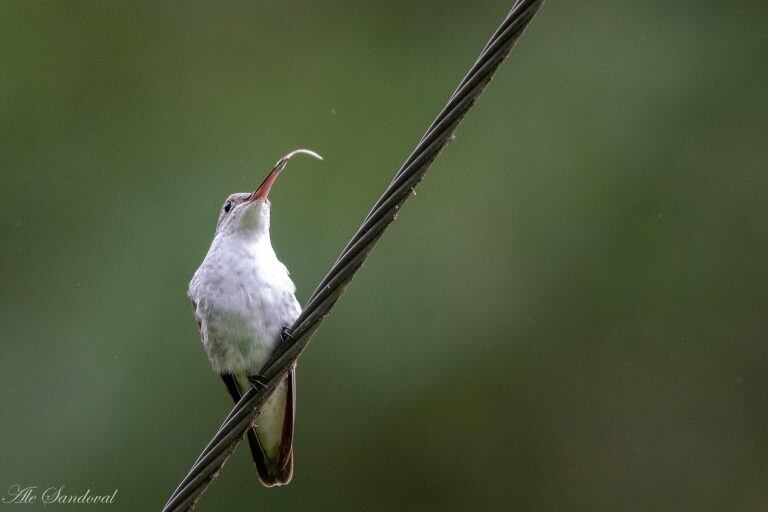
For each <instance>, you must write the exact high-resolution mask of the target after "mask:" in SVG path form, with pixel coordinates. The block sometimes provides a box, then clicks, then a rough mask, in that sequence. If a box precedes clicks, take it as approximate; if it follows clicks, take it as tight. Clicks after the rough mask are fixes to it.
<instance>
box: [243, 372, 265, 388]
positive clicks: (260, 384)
mask: <svg viewBox="0 0 768 512" xmlns="http://www.w3.org/2000/svg"><path fill="white" fill-rule="evenodd" d="M248 380H249V381H250V383H251V385H252V386H253V387H255V388H256V389H264V388H266V387H267V380H266V379H265V378H264V377H262V376H261V375H259V374H258V373H257V374H256V375H249V376H248Z"/></svg>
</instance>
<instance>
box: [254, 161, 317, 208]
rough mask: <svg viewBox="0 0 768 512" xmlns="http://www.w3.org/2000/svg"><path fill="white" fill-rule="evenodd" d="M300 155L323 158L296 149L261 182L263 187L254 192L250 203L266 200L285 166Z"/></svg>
mask: <svg viewBox="0 0 768 512" xmlns="http://www.w3.org/2000/svg"><path fill="white" fill-rule="evenodd" d="M299 153H304V154H305V155H309V156H312V157H315V158H317V159H318V160H322V159H323V157H321V156H320V155H318V154H317V153H315V152H314V151H310V150H308V149H296V150H294V151H291V152H290V153H288V154H287V155H285V156H284V157H283V158H281V159H280V160H278V161H277V163H276V164H275V166H274V167H273V168H272V170H271V171H269V174H267V177H266V178H264V181H263V182H261V185H259V188H257V189H256V190H254V191H253V194H251V195H250V197H249V198H248V200H249V201H255V200H257V199H262V198H263V199H266V198H267V196H268V195H269V191H270V190H272V185H274V184H275V180H276V179H277V176H278V175H279V174H280V171H282V170H283V168H285V164H286V163H287V162H288V160H290V159H291V158H293V156H294V155H297V154H299Z"/></svg>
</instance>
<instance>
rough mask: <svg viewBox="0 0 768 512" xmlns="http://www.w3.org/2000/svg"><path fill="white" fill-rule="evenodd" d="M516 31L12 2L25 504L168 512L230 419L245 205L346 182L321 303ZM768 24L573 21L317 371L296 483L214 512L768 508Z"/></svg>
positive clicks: (443, 184)
mask: <svg viewBox="0 0 768 512" xmlns="http://www.w3.org/2000/svg"><path fill="white" fill-rule="evenodd" d="M510 4H511V1H509V2H505V1H500V0H489V1H484V2H477V3H469V2H458V1H439V2H405V1H388V2H365V3H361V2H350V1H346V2H345V1H332V2H310V1H304V2H302V1H281V2H234V3H233V2H207V3H203V2H103V1H102V2H84V1H79V2H66V3H64V2H25V1H15V2H9V1H2V2H0V59H1V60H0V65H1V66H2V72H1V73H0V171H1V172H2V183H1V186H0V212H1V215H2V217H1V218H0V220H1V222H0V240H2V246H1V250H0V332H2V339H1V341H0V343H2V358H0V386H1V388H0V389H1V390H2V392H0V414H2V421H0V453H1V454H2V455H0V495H2V496H6V489H7V488H8V487H10V486H11V485H12V484H14V483H19V484H23V485H35V486H38V487H39V488H45V487H48V486H58V485H62V484H64V485H66V489H67V491H71V492H72V493H78V492H80V493H81V492H84V490H85V489H87V488H91V489H92V490H93V491H94V492H97V493H99V492H101V493H106V492H111V491H112V490H113V489H115V488H117V489H118V490H119V492H118V496H117V501H116V503H115V504H113V505H103V506H95V507H94V508H97V509H104V510H158V509H159V508H160V507H161V506H162V504H163V503H164V502H165V500H166V498H167V496H168V494H169V493H170V492H171V490H172V489H173V488H174V487H175V486H176V484H177V483H178V481H179V480H180V479H181V478H182V477H183V476H184V474H185V473H186V471H187V470H188V468H189V466H190V465H191V463H192V462H193V461H194V459H195V457H196V456H197V454H198V453H199V451H200V450H201V448H202V447H203V446H204V445H205V443H206V442H207V440H208V438H209V437H210V435H211V434H212V433H213V432H214V430H215V429H216V428H217V427H218V425H219V423H220V421H221V420H222V419H223V417H224V416H225V415H226V413H227V411H228V410H229V408H230V406H231V404H230V402H229V397H228V395H227V393H226V391H225V389H224V386H223V385H222V383H221V382H220V380H219V378H218V377H217V376H215V375H214V374H213V372H212V371H211V369H210V366H209V364H208V361H207V358H206V356H205V354H204V352H203V349H202V346H201V344H200V341H199V338H198V333H197V329H196V326H195V322H194V320H193V317H192V312H191V308H190V305H189V304H188V302H187V299H186V297H185V291H186V286H187V282H188V281H189V278H190V277H191V275H192V273H193V271H194V270H195V269H196V267H197V265H198V264H199V263H200V261H201V260H202V258H203V256H204V254H205V252H206V250H207V248H208V244H209V243H210V240H211V238H212V234H213V229H214V225H215V221H216V217H217V215H218V209H219V208H220V205H221V203H222V201H223V199H224V198H225V197H226V195H227V194H229V193H230V192H234V191H246V190H249V189H253V187H254V186H255V185H257V184H258V183H259V182H260V181H261V179H262V178H263V175H264V173H265V172H266V171H267V170H268V169H269V167H270V166H271V165H272V164H273V163H274V161H275V160H276V159H277V158H278V157H280V156H281V155H283V154H284V153H286V152H288V151H289V150H292V149H294V148H297V147H309V148H312V149H314V150H316V151H318V152H320V153H321V154H322V155H324V156H325V161H324V162H322V163H318V162H314V161H311V160H309V159H304V160H302V159H297V161H295V162H292V163H291V165H290V167H289V169H288V171H287V172H286V173H285V174H284V175H283V177H282V178H281V180H280V181H279V182H278V184H277V186H276V187H275V189H274V191H273V194H272V202H273V213H272V222H273V227H272V234H273V242H274V245H275V247H276V250H277V252H278V255H279V257H280V258H281V259H282V261H284V262H285V263H286V264H287V265H288V267H289V268H290V269H291V270H292V274H293V277H294V279H295V281H296V283H297V286H298V290H299V297H300V299H301V300H304V299H306V297H307V296H308V295H309V294H310V293H311V292H312V290H313V287H314V285H315V284H316V283H317V282H318V281H319V280H320V279H321V278H322V277H323V275H324V273H325V271H326V270H327V269H328V268H329V267H330V265H331V263H332V262H333V260H334V258H335V257H336V255H337V254H338V252H339V250H340V249H341V248H342V246H343V245H344V244H345V243H346V241H347V240H348V238H349V237H350V236H351V235H352V233H353V231H354V229H355V228H356V227H357V225H358V223H359V221H360V220H361V219H362V218H363V216H364V215H365V213H367V211H368V208H369V206H370V205H371V204H372V203H373V201H374V200H375V199H376V198H377V197H378V195H379V194H380V193H381V192H382V191H383V190H384V188H385V186H386V184H387V183H388V182H389V179H390V178H391V176H392V175H393V173H394V172H395V170H396V169H397V167H398V166H399V164H400V163H401V162H402V161H403V160H404V158H405V157H406V156H407V154H408V153H409V152H410V150H411V149H412V147H413V146H414V145H415V143H416V141H417V140H418V138H419V137H420V136H421V134H422V133H423V130H424V129H425V128H426V126H427V125H428V124H429V122H430V121H431V120H432V118H433V117H434V115H435V114H436V113H437V112H438V110H439V109H440V108H441V107H442V105H443V104H444V102H445V101H446V99H447V97H448V95H449V94H450V93H451V92H452V90H453V88H454V86H455V85H456V84H457V82H458V81H459V79H460V78H461V77H462V76H463V74H464V72H465V71H466V70H467V69H468V67H469V66H470V64H471V63H472V62H473V60H474V58H475V57H476V56H477V54H478V53H479V51H480V49H481V48H482V47H483V45H484V44H485V41H486V40H487V38H488V36H489V35H490V34H491V33H492V32H493V30H494V29H495V28H496V26H497V25H498V23H499V22H500V21H501V19H502V18H503V16H504V15H505V13H506V11H507V10H508V8H509V7H510ZM767 21H768V6H766V4H765V3H764V2H758V1H752V2H749V1H747V2H736V1H723V2H700V1H696V0H690V1H678V2H666V1H660V0H651V1H647V2H635V1H631V0H620V1H614V2H599V1H596V0H588V1H583V2H556V1H550V2H549V3H548V4H546V5H545V6H544V8H543V9H542V11H541V12H540V13H539V15H538V17H537V19H536V20H535V21H534V23H533V24H532V26H531V27H530V29H529V30H528V32H527V33H526V34H525V36H524V37H523V38H522V39H521V41H520V42H519V44H518V45H517V47H516V49H515V50H514V51H513V53H512V55H511V57H510V58H509V59H508V60H507V61H506V63H505V64H504V65H503V66H502V68H501V69H500V71H499V72H498V74H497V76H496V78H495V79H494V81H493V82H492V84H491V86H490V87H489V89H488V90H487V91H486V93H485V95H484V96H483V97H482V99H481V101H480V102H479V103H478V104H477V106H476V108H475V109H474V110H473V111H472V112H471V113H470V115H469V116H468V117H467V119H466V120H465V122H464V123H463V124H462V126H461V127H460V129H459V131H458V137H457V139H456V141H454V142H453V143H451V144H449V145H448V147H447V148H446V150H445V151H444V153H443V154H442V155H441V156H440V157H439V158H438V160H437V161H436V162H435V164H434V166H433V168H432V170H431V171H430V173H429V174H428V175H427V177H426V179H425V181H424V182H423V183H422V185H421V186H420V188H419V189H418V195H417V196H416V197H415V198H413V200H412V201H410V202H409V203H408V204H407V205H406V207H405V208H404V209H403V211H402V213H401V215H400V218H399V219H398V221H397V222H396V223H395V224H394V225H393V226H392V228H391V230H390V231H388V232H387V233H386V235H385V236H384V238H383V239H382V241H381V243H380V245H379V246H378V247H377V248H376V250H375V251H374V252H373V254H372V255H371V257H370V259H369V260H368V262H367V264H366V265H365V267H364V268H363V270H362V271H361V272H360V273H359V275H358V277H357V278H356V280H355V281H354V282H353V283H352V285H351V286H350V288H349V290H348V292H347V295H345V296H344V298H343V299H342V300H341V301H340V303H339V304H338V305H337V307H336V309H335V310H334V313H333V314H332V315H331V316H330V317H329V318H328V319H327V320H326V321H325V322H324V324H323V326H322V327H321V329H320V330H319V331H318V332H317V334H316V336H315V338H314V339H313V342H312V343H311V344H310V346H309V348H308V350H307V352H306V353H305V355H304V356H303V357H302V359H301V361H300V366H299V373H298V382H299V387H298V389H299V395H298V399H299V403H298V424H297V432H296V460H297V467H296V474H295V479H294V482H293V483H292V484H291V485H290V486H288V487H287V488H282V489H275V490H265V489H262V488H261V487H260V486H259V485H258V484H257V482H256V477H255V472H254V471H253V469H252V467H250V463H249V459H248V455H247V452H246V450H244V449H243V448H242V447H241V448H240V449H239V450H238V451H237V452H236V454H235V456H234V457H233V458H232V459H231V460H230V461H229V462H228V463H227V465H226V466H225V467H224V470H223V472H222V473H221V475H220V478H219V479H218V480H217V481H216V482H215V483H214V484H213V485H212V487H211V488H210V490H209V491H208V492H207V493H206V494H205V495H204V496H203V498H202V500H201V502H200V503H199V506H198V510H201V511H202V510H311V511H316V510H477V509H480V508H487V509H490V510H502V509H503V510H605V511H609V510H610V511H616V510H638V511H641V510H642V511H646V510H697V511H703V510H713V511H714V510H718V511H719V510H722V511H736V510H746V511H763V510H768V372H767V371H766V365H767V364H768V345H767V344H766V341H767V340H766V332H767V331H768V311H767V308H768V275H767V274H766V264H767V263H768V230H767V229H766V224H767V222H768V201H766V193H767V192H768V174H767V173H766V161H768V143H767V142H766V141H767V140H768V123H767V122H766V119H768V59H766V55H768V31H766V29H765V26H766V22H767ZM4 506H5V507H8V509H9V510H10V509H11V508H12V505H4ZM34 508H35V507H34V506H27V509H34ZM40 508H41V507H40ZM69 508H77V507H69Z"/></svg>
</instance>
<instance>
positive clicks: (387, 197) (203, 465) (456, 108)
mask: <svg viewBox="0 0 768 512" xmlns="http://www.w3.org/2000/svg"><path fill="white" fill-rule="evenodd" d="M542 2H543V0H517V1H516V2H515V4H514V6H513V7H512V10H511V11H510V12H509V14H508V15H507V17H506V18H505V19H504V21H503V22H502V24H501V25H500V26H499V28H498V29H497V30H496V32H494V34H493V35H492V36H491V39H490V40H489V41H488V43H487V44H486V46H485V48H484V49H483V51H482V53H481V54H480V57H478V59H477V61H475V63H474V65H473V66H472V68H471V69H470V71H469V72H468V73H467V75H466V76H465V77H464V78H463V79H462V81H461V82H460V83H459V85H458V87H457V88H456V90H455V91H454V93H453V94H452V95H451V97H450V98H449V100H448V103H447V104H446V106H445V107H444V108H443V110H442V111H441V112H440V114H438V116H437V118H436V119H435V120H434V121H433V122H432V124H431V125H430V126H429V128H428V129H427V132H426V133H425V134H424V136H423V137H422V139H421V140H420V141H419V143H418V145H417V146H416V149H415V150H414V151H413V152H412V153H411V155H410V156H409V157H408V159H407V160H406V161H405V163H404V164H403V165H402V167H401V168H400V170H399V171H398V172H397V174H395V177H394V178H393V180H392V182H391V183H390V185H389V186H388V187H387V189H386V191H385V192H384V194H383V195H382V196H381V197H380V198H379V200H378V201H377V202H376V204H374V206H373V208H372V209H371V211H370V212H369V213H368V215H367V216H366V218H365V220H363V223H362V225H361V226H360V228H359V229H358V231H357V232H356V233H355V235H354V236H353V237H352V240H350V241H349V243H348V244H347V246H346V247H345V248H344V250H343V251H342V252H341V255H340V256H339V258H338V259H337V260H336V262H335V263H334V265H333V267H332V268H331V270H330V271H329V272H328V275H326V276H325V278H323V280H322V281H321V282H320V284H319V285H318V287H317V289H315V291H314V293H313V294H312V296H311V297H310V298H309V300H308V301H307V304H306V306H305V307H304V310H303V311H302V313H301V315H300V316H299V317H298V318H297V319H296V321H295V322H294V324H293V325H292V326H291V327H290V328H289V329H287V330H286V331H285V333H284V334H283V336H282V340H281V342H280V344H279V345H278V346H277V347H276V349H275V351H274V352H273V354H272V356H271V357H270V359H269V361H268V362H267V363H266V364H265V365H264V367H263V368H262V370H261V372H260V377H259V380H258V382H256V383H254V385H253V386H252V387H251V388H250V389H249V390H248V391H247V392H246V393H245V394H244V395H243V396H242V398H241V399H240V401H239V402H238V403H237V404H236V405H235V407H234V408H233V409H232V411H231V412H230V413H229V415H228V416H227V417H226V419H225V420H224V423H222V425H221V427H219V430H218V431H217V432H216V434H215V436H214V437H213V439H211V441H210V442H209V443H208V445H207V446H206V447H205V449H204V450H203V452H202V453H201V454H200V456H199V457H198V458H197V460H196V461H195V463H194V464H193V466H192V469H190V471H189V473H188V474H187V476H186V477H184V479H183V480H182V481H181V483H180V484H179V486H178V487H177V488H176V490H175V491H174V492H173V494H171V497H170V498H169V499H168V502H167V503H166V504H165V507H164V508H163V511H164V512H170V511H187V510H191V509H192V508H193V507H194V505H195V503H196V501H197V500H198V498H199V497H200V496H201V495H202V493H203V492H205V490H206V488H207V487H208V485H209V484H210V483H211V481H212V480H213V479H214V478H215V477H216V475H217V474H218V472H219V470H220V469H221V467H222V466H223V465H224V463H225V462H226V460H227V458H229V456H230V455H231V454H232V451H233V450H234V449H235V446H236V445H237V443H238V442H239V441H240V440H241V439H242V437H243V435H244V434H245V432H246V431H247V430H248V428H249V427H250V426H251V424H252V422H253V419H254V417H255V416H256V415H257V414H258V411H259V410H260V409H261V407H262V406H263V405H264V402H265V401H266V400H267V398H269V396H270V395H271V393H272V391H273V390H274V389H275V387H276V386H277V384H278V383H279V382H280V381H281V380H282V379H283V378H284V377H285V375H286V374H287V373H288V371H289V370H290V368H291V366H292V365H293V363H294V362H295V361H296V359H297V358H298V357H299V355H300V354H301V352H302V351H303V350H304V348H305V347H306V345H307V343H309V340H310V339H311V337H312V335H313V334H314V332H315V330H317V328H318V327H319V325H320V322H321V321H322V319H323V318H324V317H325V316H326V315H328V313H329V312H330V310H331V308H332V307H333V305H334V304H335V303H336V301H337V300H338V299H339V297H341V295H342V294H343V293H344V289H345V287H346V285H347V284H348V283H349V282H350V281H351V280H352V277H354V275H355V273H356V272H357V270H358V269H359V268H360V266H361V265H362V264H363V261H364V260H365V258H366V257H367V256H368V253H369V252H370V251H371V249H373V246H374V245H375V244H376V242H377V241H378V239H379V237H380V236H381V234H382V233H383V232H384V230H385V229H386V228H387V226H388V225H389V224H390V223H391V222H392V221H394V220H395V218H396V217H397V213H398V211H399V210H400V206H401V205H402V204H403V203H404V202H405V201H406V200H407V199H408V197H410V195H411V192H412V191H413V189H414V188H415V187H416V185H417V184H418V183H419V182H420V181H421V179H422V178H423V176H424V174H425V173H426V172H427V169H429V166H430V164H431V163H432V161H433V160H434V159H435V157H436V156H437V154H438V153H439V152H440V150H441V149H442V148H443V146H444V145H445V144H446V143H447V142H448V141H449V140H451V138H452V137H453V132H454V130H455V129H456V127H457V126H458V124H459V123H460V122H461V119H462V118H463V117H464V115H465V114H466V113H467V111H468V110H469V109H470V108H471V107H472V105H473V103H474V102H475V100H476V99H477V98H478V96H480V94H481V93H482V91H483V89H484V88H485V86H486V85H487V84H488V82H489V81H490V80H491V77H492V76H493V73H494V72H495V71H496V69H497V68H498V66H499V65H500V64H501V62H502V61H503V60H504V58H506V56H507V54H508V53H509V51H510V50H511V49H512V46H513V45H514V44H515V42H516V41H517V39H518V38H519V37H520V35H521V34H522V32H523V30H524V29H525V27H526V26H527V25H528V23H529V22H530V21H531V19H532V18H533V16H534V14H535V13H536V12H537V11H538V9H539V7H541V4H542Z"/></svg>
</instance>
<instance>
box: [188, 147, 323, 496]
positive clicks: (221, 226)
mask: <svg viewBox="0 0 768 512" xmlns="http://www.w3.org/2000/svg"><path fill="white" fill-rule="evenodd" d="M301 153H303V154H306V155H310V156H312V157H315V158H317V159H319V160H322V159H323V158H322V157H321V156H320V155H318V154H317V153H315V152H314V151H310V150H308V149H297V150H295V151H292V152H290V153H288V154H287V155H285V156H284V157H283V158H281V159H280V160H278V161H277V163H276V164H275V166H274V167H273V168H272V170H270V171H269V173H267V176H266V178H264V181H263V182H262V183H261V185H259V186H258V187H257V188H256V190H254V191H253V192H244V193H236V194H232V195H230V196H229V197H227V199H226V201H224V205H223V206H222V207H221V212H220V213H219V220H218V223H217V224H216V232H215V234H214V237H213V242H212V243H211V247H210V249H208V253H207V254H206V256H205V259H204V260H203V262H202V264H200V267H199V268H198V269H197V271H195V274H194V276H193V277H192V280H191V281H190V283H189V290H188V292H187V295H188V296H189V299H190V300H191V301H192V308H193V310H194V314H195V319H196V320H197V325H198V327H199V328H200V336H201V338H202V341H203V346H204V347H205V351H206V353H207V354H208V358H209V359H210V362H211V366H213V369H214V371H215V372H217V373H218V374H219V375H220V376H221V378H222V380H223V381H224V384H225V385H226V387H227V391H229V394H230V395H231V396H232V399H233V400H234V401H235V402H237V401H238V400H240V397H241V396H242V395H243V394H244V393H245V392H246V391H247V390H248V388H249V387H250V386H251V382H252V381H253V380H257V379H258V372H259V370H260V369H261V368H262V366H263V365H264V364H265V363H266V361H267V359H268V358H269V357H270V355H271V353H272V350H273V349H274V347H275V346H276V344H277V343H278V341H279V340H280V335H281V333H282V331H283V330H284V329H285V328H286V327H288V326H290V325H291V324H293V322H294V320H296V318H297V317H298V316H299V314H300V313H301V306H300V305H299V302H298V301H297V300H296V286H295V285H294V283H293V281H292V280H291V278H290V274H289V272H288V269H287V268H286V266H285V265H283V263H281V262H280V260H278V259H277V255H276V254H275V250H274V249H273V248H272V242H271V241H270V237H269V220H270V210H271V203H270V201H269V197H268V196H269V192H270V190H271V189H272V185H274V183H275V180H276V179H277V177H278V176H279V175H280V172H281V171H282V170H283V169H284V168H285V165H286V163H287V162H288V160H289V159H291V158H292V157H293V156H294V155H297V154H301ZM295 418H296V366H295V364H294V366H293V367H292V368H291V371H290V373H289V374H288V375H287V376H286V378H285V379H284V380H283V382H281V383H280V384H279V385H278V386H277V387H276V388H275V390H274V392H273V393H272V395H271V396H270V397H269V398H268V399H267V401H266V402H265V404H264V407H263V408H262V410H261V411H260V412H259V414H258V415H257V416H256V418H255V419H254V422H253V426H252V428H250V429H248V432H247V437H248V445H249V447H250V450H251V456H252V458H253V462H254V465H255V466H256V471H257V473H258V477H259V480H260V481H261V483H262V485H264V486H265V487H274V486H278V485H285V484H287V483H289V482H290V481H291V478H292V477H293V429H294V422H295Z"/></svg>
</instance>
